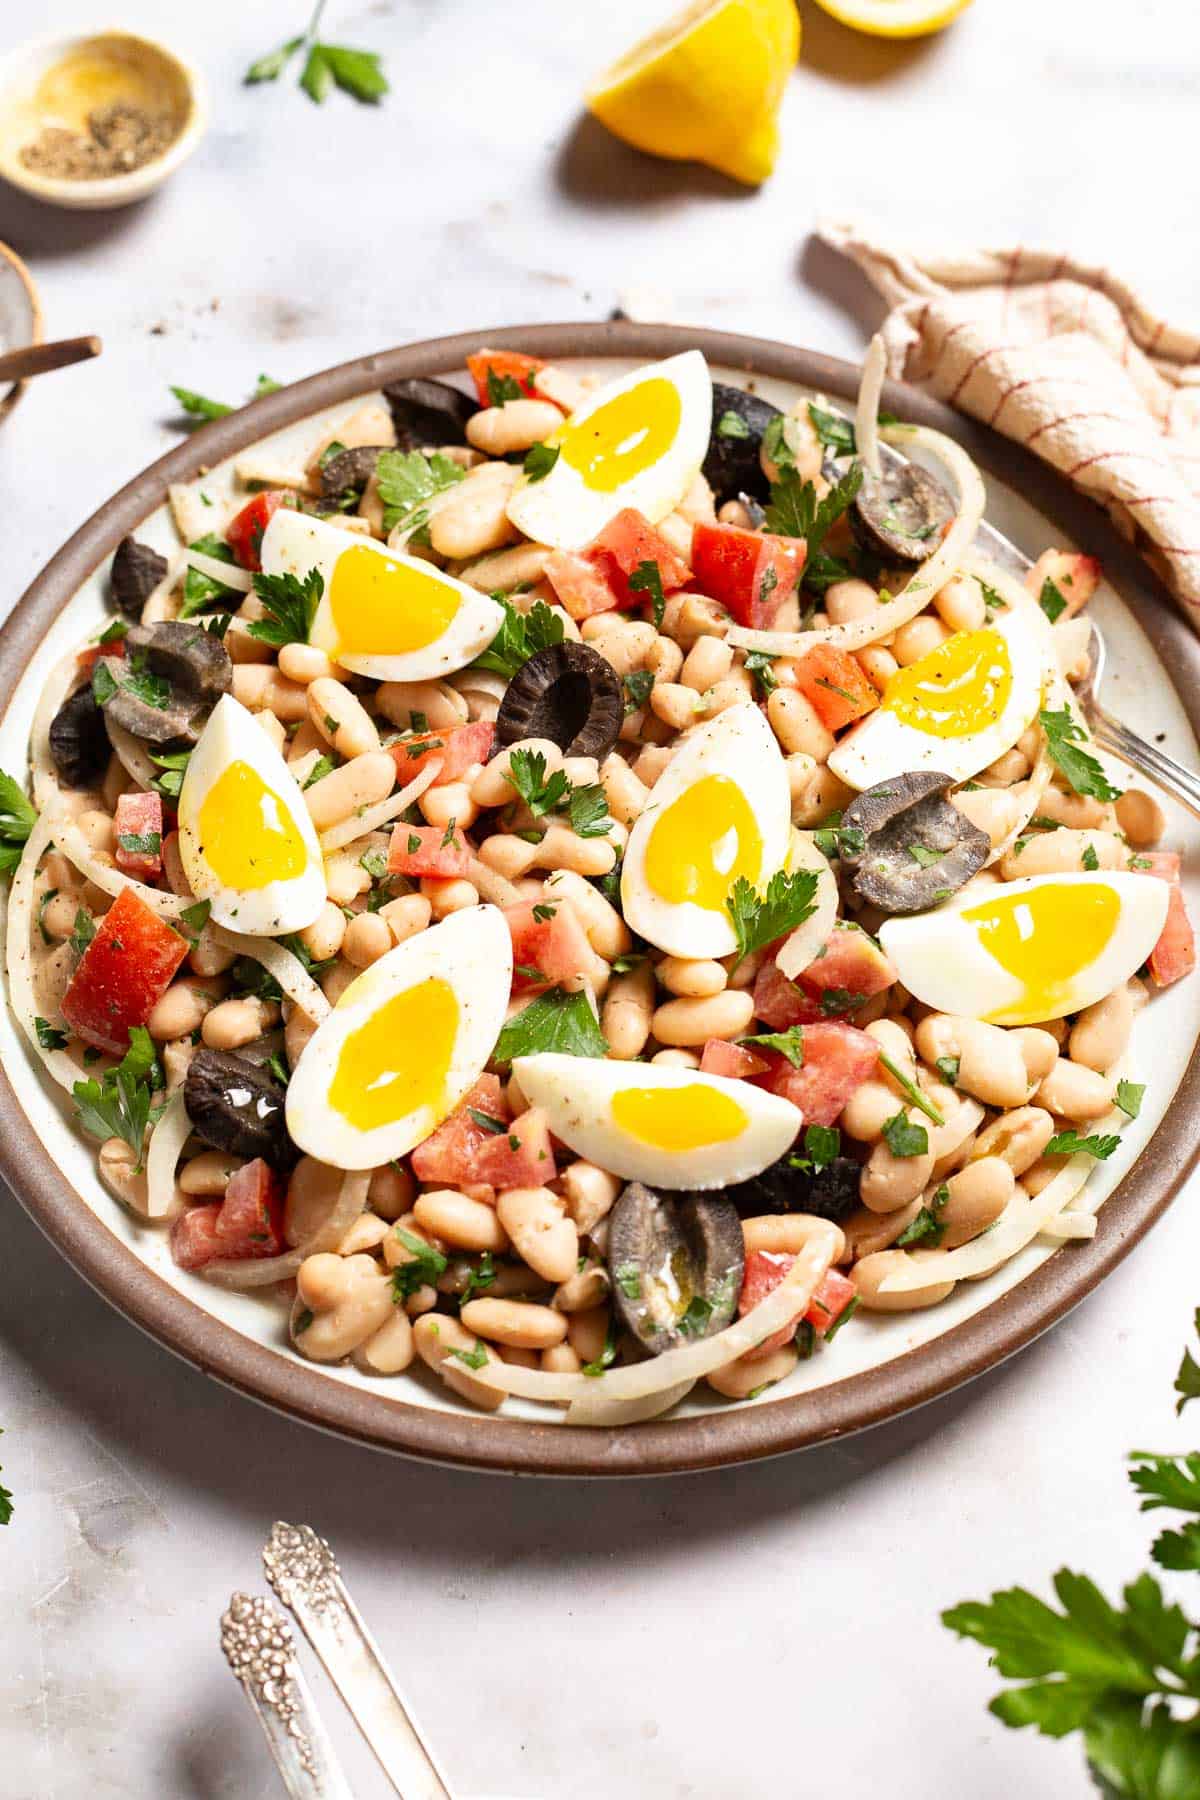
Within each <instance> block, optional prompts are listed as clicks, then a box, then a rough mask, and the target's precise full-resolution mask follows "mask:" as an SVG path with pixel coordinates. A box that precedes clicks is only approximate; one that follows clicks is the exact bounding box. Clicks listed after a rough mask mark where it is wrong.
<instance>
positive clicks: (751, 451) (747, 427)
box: [702, 381, 779, 506]
mask: <svg viewBox="0 0 1200 1800" xmlns="http://www.w3.org/2000/svg"><path fill="white" fill-rule="evenodd" d="M712 398H713V413H712V433H711V435H710V437H709V440H708V451H707V454H706V455H705V458H704V462H703V464H702V468H703V472H704V476H705V479H706V480H707V482H708V484H709V486H710V487H711V488H712V491H713V493H714V494H715V495H716V499H717V505H718V506H719V505H720V504H721V502H722V501H723V500H737V499H741V500H744V499H745V498H746V496H747V495H749V496H750V498H751V499H754V500H765V499H766V498H767V495H768V492H769V484H768V482H767V478H766V476H765V475H764V474H763V472H762V464H761V463H760V462H759V459H758V453H759V451H760V450H761V448H762V440H763V432H764V431H765V430H766V429H767V426H768V425H769V424H770V423H771V420H772V419H777V418H778V417H779V408H778V407H777V406H772V405H771V402H770V401H769V400H762V399H760V398H759V396H758V395H757V394H748V393H746V391H745V389H744V388H735V387H726V386H725V384H724V383H723V382H720V381H714V382H713V390H712Z"/></svg>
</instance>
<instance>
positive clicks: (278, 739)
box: [250, 712, 287, 756]
mask: <svg viewBox="0 0 1200 1800" xmlns="http://www.w3.org/2000/svg"><path fill="white" fill-rule="evenodd" d="M250 716H251V718H252V719H253V720H254V723H255V724H256V725H257V726H258V729H259V730H260V731H261V732H262V734H263V736H264V737H265V738H266V739H267V742H268V743H269V744H271V745H273V746H274V748H275V749H276V750H278V751H279V753H280V755H281V756H282V754H283V750H284V746H285V745H286V743H287V731H286V729H285V727H284V723H283V720H282V719H277V718H276V717H275V714H274V713H272V712H256V713H251V715H250Z"/></svg>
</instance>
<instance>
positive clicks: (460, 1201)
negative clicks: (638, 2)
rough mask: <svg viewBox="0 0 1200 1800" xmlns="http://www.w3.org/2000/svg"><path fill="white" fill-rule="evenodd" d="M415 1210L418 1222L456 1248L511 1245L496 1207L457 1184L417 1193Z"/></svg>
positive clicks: (495, 1250)
mask: <svg viewBox="0 0 1200 1800" xmlns="http://www.w3.org/2000/svg"><path fill="white" fill-rule="evenodd" d="M413 1214H414V1217H415V1218H416V1221H417V1223H418V1225H420V1226H421V1227H422V1228H423V1229H424V1230H426V1231H431V1232H432V1233H433V1235H434V1237H437V1238H441V1239H442V1240H443V1242H445V1243H447V1244H453V1246H454V1247H455V1249H456V1250H491V1251H493V1252H499V1251H502V1250H507V1249H508V1230H507V1228H506V1226H505V1224H504V1221H503V1219H502V1218H501V1217H500V1216H498V1211H497V1209H496V1208H495V1207H491V1206H487V1205H486V1204H485V1203H484V1202H483V1201H482V1200H470V1199H468V1197H467V1196H466V1194H460V1193H459V1192H458V1190H457V1189H455V1188H436V1189H434V1190H433V1191H432V1192H431V1193H428V1194H420V1195H418V1197H417V1199H416V1200H415V1201H414V1203H413ZM526 1261H528V1258H526Z"/></svg>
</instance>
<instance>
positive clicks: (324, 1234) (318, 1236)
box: [199, 1169, 371, 1288]
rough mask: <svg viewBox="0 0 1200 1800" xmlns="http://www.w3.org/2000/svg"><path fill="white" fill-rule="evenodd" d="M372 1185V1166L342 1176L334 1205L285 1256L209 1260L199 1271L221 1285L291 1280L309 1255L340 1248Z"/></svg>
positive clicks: (261, 1284) (246, 1285)
mask: <svg viewBox="0 0 1200 1800" xmlns="http://www.w3.org/2000/svg"><path fill="white" fill-rule="evenodd" d="M370 1185H371V1171H370V1170H369V1169H352V1170H350V1171H349V1172H348V1173H346V1174H345V1175H343V1176H342V1185H341V1187H340V1188H339V1189H338V1197H337V1199H336V1200H335V1201H334V1204H333V1209H332V1211H330V1212H329V1213H327V1214H326V1216H325V1218H324V1220H323V1221H322V1223H321V1224H320V1225H319V1226H318V1227H317V1229H316V1230H315V1231H314V1232H313V1234H312V1236H311V1237H310V1238H308V1239H307V1240H306V1241H305V1242H304V1243H303V1244H297V1246H296V1248H295V1249H294V1250H285V1251H284V1253H283V1255H282V1256H265V1257H264V1256H258V1257H255V1256H250V1257H247V1258H246V1259H245V1260H244V1261H219V1262H210V1263H205V1265H204V1267H203V1268H202V1269H200V1270H199V1273H200V1274H201V1275H203V1276H204V1278H205V1280H207V1281H215V1282H216V1284H217V1286H218V1287H226V1288H254V1287H269V1286H270V1285H271V1283H272V1282H274V1281H289V1280H290V1279H291V1277H292V1276H293V1275H294V1274H295V1273H296V1270H297V1269H298V1268H299V1267H300V1264H301V1263H302V1262H303V1261H304V1259H305V1257H307V1256H315V1255H316V1253H317V1251H318V1250H336V1248H337V1246H338V1245H339V1244H340V1243H341V1241H342V1239H343V1238H344V1237H345V1235H346V1233H347V1232H348V1231H349V1229H350V1227H351V1226H352V1225H353V1223H354V1221H355V1219H357V1218H358V1216H359V1214H360V1213H361V1212H362V1210H363V1208H364V1207H365V1206H366V1204H367V1189H368V1188H369V1187H370Z"/></svg>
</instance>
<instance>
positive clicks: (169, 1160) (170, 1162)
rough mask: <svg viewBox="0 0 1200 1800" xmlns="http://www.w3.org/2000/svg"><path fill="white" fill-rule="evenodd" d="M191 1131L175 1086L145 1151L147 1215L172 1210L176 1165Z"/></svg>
mask: <svg viewBox="0 0 1200 1800" xmlns="http://www.w3.org/2000/svg"><path fill="white" fill-rule="evenodd" d="M191 1132H192V1121H191V1120H190V1119H189V1118H188V1115H187V1108H186V1107H185V1106H184V1104H183V1089H182V1088H177V1089H176V1091H175V1092H174V1093H173V1094H172V1095H171V1098H170V1099H169V1100H168V1101H167V1106H166V1111H165V1112H164V1113H163V1115H162V1117H161V1118H160V1119H159V1121H158V1124H157V1125H156V1126H155V1127H154V1130H153V1131H152V1132H151V1133H150V1148H149V1150H148V1152H147V1153H146V1195H147V1202H146V1215H147V1217H148V1218H151V1219H166V1218H168V1217H169V1216H170V1215H171V1213H172V1212H174V1210H175V1168H176V1165H177V1163H178V1162H179V1156H180V1152H181V1151H182V1149H183V1146H184V1145H185V1144H186V1143H187V1141H188V1138H189V1137H190V1136H191Z"/></svg>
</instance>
